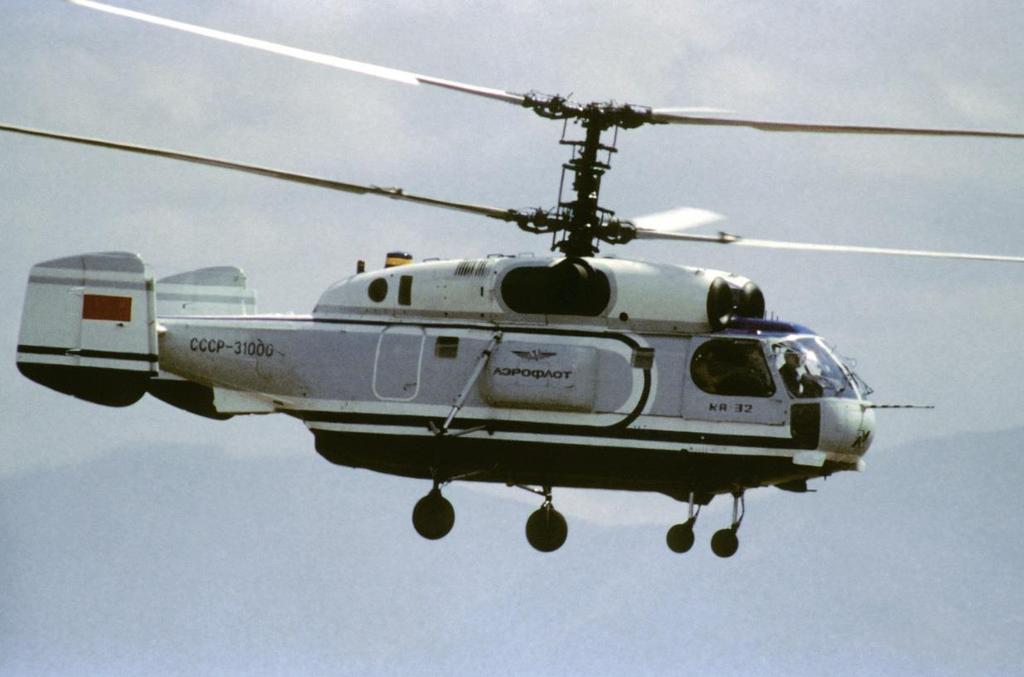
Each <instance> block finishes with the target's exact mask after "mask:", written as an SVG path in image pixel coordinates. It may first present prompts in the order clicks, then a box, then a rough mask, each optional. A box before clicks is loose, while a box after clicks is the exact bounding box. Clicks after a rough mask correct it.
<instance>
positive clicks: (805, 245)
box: [636, 230, 1024, 263]
mask: <svg viewBox="0 0 1024 677" xmlns="http://www.w3.org/2000/svg"><path fill="white" fill-rule="evenodd" d="M636 239H638V240H684V241H687V242H710V243H714V244H728V245H739V246H743V247H762V248H765V249H797V250H803V251H816V252H841V253H842V252H846V253H854V254H882V255H886V256H918V257H929V258H938V259H969V260H974V261H1000V262H1008V263H1024V256H998V255H994V254H965V253H962V252H936V251H925V250H920V249H889V248H885V247H861V246H857V245H842V244H815V243H809V242H782V241H778V240H755V239H749V238H745V237H740V236H739V235H732V234H730V233H719V234H718V235H696V234H687V233H656V232H651V231H641V230H637V233H636Z"/></svg>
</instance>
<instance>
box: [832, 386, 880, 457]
mask: <svg viewBox="0 0 1024 677" xmlns="http://www.w3.org/2000/svg"><path fill="white" fill-rule="evenodd" d="M864 404H865V403H864V402H862V401H860V400H852V399H827V400H823V401H822V402H821V438H820V445H821V446H820V448H821V449H822V450H823V451H831V452H836V453H843V454H855V455H857V456H863V455H864V454H865V453H866V452H867V450H868V448H869V447H871V442H872V441H873V439H874V431H875V412H874V410H873V409H870V408H868V407H866V406H864Z"/></svg>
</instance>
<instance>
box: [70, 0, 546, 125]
mask: <svg viewBox="0 0 1024 677" xmlns="http://www.w3.org/2000/svg"><path fill="white" fill-rule="evenodd" d="M68 2H70V3H72V4H75V5H79V6H80V7H85V8H87V9H94V10H97V11H100V12H106V13H108V14H115V15H117V16H121V17H125V18H128V19H135V20H137V21H145V22H146V23H150V24H154V25H156V26H163V27H164V28H172V29H174V30H178V31H184V32H186V33H194V34H195V35H202V36H203V37H207V38H213V39H214V40H222V41H224V42H230V43H233V44H236V45H242V46H243V47H252V48H253V49H260V50H263V51H265V52H271V53H273V54H279V55H282V56H290V57H292V58H294V59H302V60H303V61H311V62H313V63H318V64H321V65H324V66H331V67H332V68H341V69H343V70H347V71H353V72H355V73H362V74H363V75H372V76H374V77H377V78H384V79H386V80H394V81H395V82H402V83H405V84H407V85H420V84H423V85H434V86H436V87H445V88H447V89H455V90H458V91H460V92H466V93H468V94H475V95H477V96H484V97H487V98H489V99H498V100H500V101H507V102H508V103H514V104H517V105H521V104H522V103H523V102H524V101H525V99H526V97H524V96H523V95H521V94H514V93H512V92H506V91H504V90H502V89H493V88H491V87H479V86H477V85H470V84H466V83H464V82H456V81H454V80H444V79H442V78H434V77H430V76H428V75H419V74H418V73H412V72H410V71H403V70H398V69H396V68H387V67H385V66H376V65H374V64H369V63H363V62H361V61H353V60H351V59H342V58H340V57H336V56H330V55H329V54H321V53H319V52H310V51H308V50H305V49H298V48H296V47H288V46H287V45H280V44H277V43H275V42H268V41H266V40H258V39H256V38H248V37H245V36H242V35H236V34H234V33H227V32H224V31H218V30H214V29H212V28H204V27H203V26H196V25H195V24H189V23H184V22H182V21H174V20H173V19H165V18H163V17H159V16H154V15H153V14H145V13H143V12H136V11H134V10H130V9H124V8H122V7H115V6H113V5H107V4H104V3H102V2H93V0H68Z"/></svg>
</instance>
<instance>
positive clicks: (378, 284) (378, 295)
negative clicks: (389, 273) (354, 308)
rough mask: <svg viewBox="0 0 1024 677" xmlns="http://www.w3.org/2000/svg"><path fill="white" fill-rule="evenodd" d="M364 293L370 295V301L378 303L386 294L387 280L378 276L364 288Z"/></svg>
mask: <svg viewBox="0 0 1024 677" xmlns="http://www.w3.org/2000/svg"><path fill="white" fill-rule="evenodd" d="M366 293H367V294H368V295H369V296H370V300H371V301H373V302H374V303H380V302H381V301H383V300H384V299H385V298H386V297H387V295H388V281H387V280H385V279H384V278H383V277H378V278H377V279H376V280H374V281H373V282H371V283H370V286H369V287H367V289H366Z"/></svg>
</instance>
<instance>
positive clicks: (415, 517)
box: [412, 489, 455, 541]
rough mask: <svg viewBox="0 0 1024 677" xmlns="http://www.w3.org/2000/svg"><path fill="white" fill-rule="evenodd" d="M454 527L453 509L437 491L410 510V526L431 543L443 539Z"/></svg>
mask: <svg viewBox="0 0 1024 677" xmlns="http://www.w3.org/2000/svg"><path fill="white" fill-rule="evenodd" d="M454 525H455V508H453V507H452V504H451V501H449V500H448V499H447V498H445V497H444V496H442V495H441V492H440V491H438V490H437V489H434V490H433V491H431V492H430V493H429V494H427V495H426V496H424V497H423V498H421V499H420V500H419V501H417V502H416V507H415V508H413V509H412V526H413V528H415V529H416V533H418V534H419V535H420V536H422V537H423V538H426V539H429V540H431V541H436V540H437V539H439V538H444V537H445V536H447V535H448V532H449V531H451V530H452V527H453V526H454Z"/></svg>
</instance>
